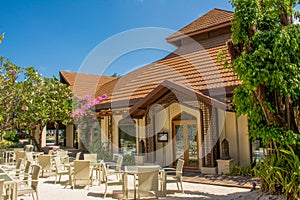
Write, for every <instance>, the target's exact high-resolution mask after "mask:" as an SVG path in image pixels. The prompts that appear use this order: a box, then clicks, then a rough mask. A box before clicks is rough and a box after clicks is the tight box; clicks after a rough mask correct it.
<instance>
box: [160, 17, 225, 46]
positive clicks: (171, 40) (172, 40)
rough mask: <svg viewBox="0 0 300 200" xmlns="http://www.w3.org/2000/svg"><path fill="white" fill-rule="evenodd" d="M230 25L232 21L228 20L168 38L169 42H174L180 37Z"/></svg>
mask: <svg viewBox="0 0 300 200" xmlns="http://www.w3.org/2000/svg"><path fill="white" fill-rule="evenodd" d="M230 26H231V21H226V22H223V23H220V24H218V25H214V26H211V27H208V28H205V29H200V30H197V31H194V32H190V33H186V34H183V33H182V34H178V35H175V36H172V35H171V36H169V37H167V38H166V40H167V42H169V43H173V42H176V41H178V40H180V39H183V38H186V37H192V36H194V35H198V34H202V33H206V32H210V31H214V30H217V29H221V28H225V27H230Z"/></svg>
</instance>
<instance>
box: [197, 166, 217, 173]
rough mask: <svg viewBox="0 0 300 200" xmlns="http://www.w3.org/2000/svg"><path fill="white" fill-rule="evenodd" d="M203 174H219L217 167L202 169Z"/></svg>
mask: <svg viewBox="0 0 300 200" xmlns="http://www.w3.org/2000/svg"><path fill="white" fill-rule="evenodd" d="M200 170H201V173H202V174H217V171H218V168H217V167H201V169H200Z"/></svg>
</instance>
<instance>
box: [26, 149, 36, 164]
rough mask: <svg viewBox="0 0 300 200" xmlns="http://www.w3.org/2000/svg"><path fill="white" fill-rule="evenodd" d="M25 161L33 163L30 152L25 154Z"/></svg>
mask: <svg viewBox="0 0 300 200" xmlns="http://www.w3.org/2000/svg"><path fill="white" fill-rule="evenodd" d="M26 160H29V161H30V162H32V163H33V162H34V159H33V154H32V152H26Z"/></svg>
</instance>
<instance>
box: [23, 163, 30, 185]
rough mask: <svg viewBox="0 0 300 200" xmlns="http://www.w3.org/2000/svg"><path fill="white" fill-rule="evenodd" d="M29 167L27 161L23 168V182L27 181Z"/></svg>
mask: <svg viewBox="0 0 300 200" xmlns="http://www.w3.org/2000/svg"><path fill="white" fill-rule="evenodd" d="M30 167H31V161H29V160H27V161H26V164H25V168H24V180H28V176H29V173H30Z"/></svg>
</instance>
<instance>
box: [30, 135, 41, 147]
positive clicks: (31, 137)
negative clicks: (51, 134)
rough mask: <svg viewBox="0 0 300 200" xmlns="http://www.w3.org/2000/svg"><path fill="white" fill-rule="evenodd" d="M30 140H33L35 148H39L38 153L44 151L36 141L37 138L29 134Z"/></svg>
mask: <svg viewBox="0 0 300 200" xmlns="http://www.w3.org/2000/svg"><path fill="white" fill-rule="evenodd" d="M29 137H30V139H31V140H32V142H33V144H34V146H36V147H37V149H38V151H43V150H42V148H41V146H40V144H39V143H38V141H37V140H36V139H35V137H34V136H33V135H32V134H29Z"/></svg>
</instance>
